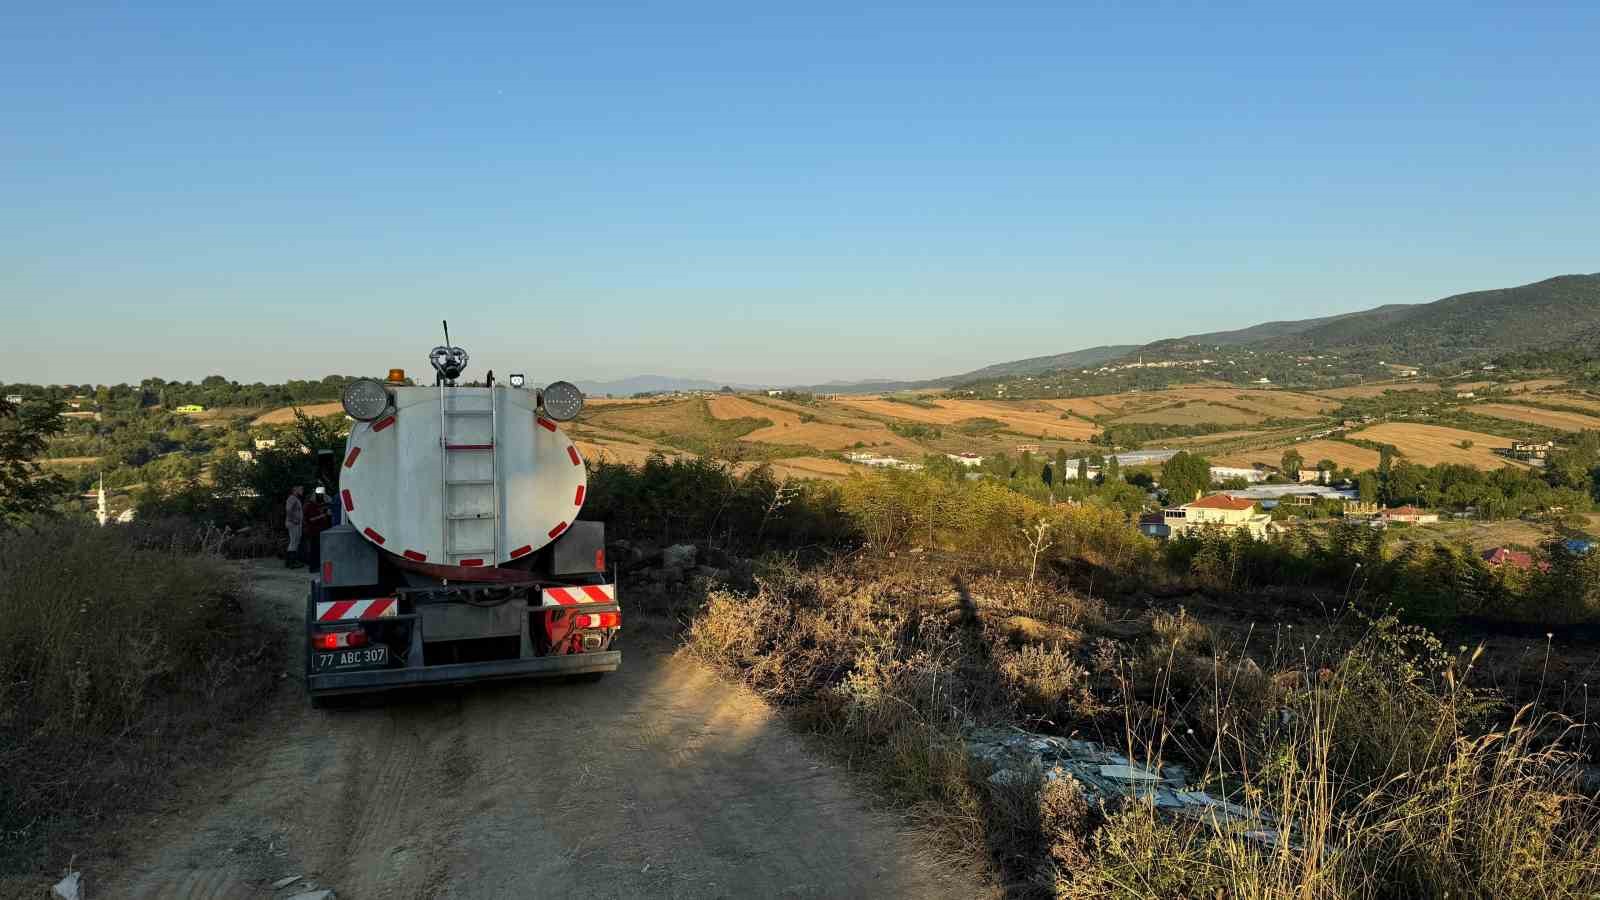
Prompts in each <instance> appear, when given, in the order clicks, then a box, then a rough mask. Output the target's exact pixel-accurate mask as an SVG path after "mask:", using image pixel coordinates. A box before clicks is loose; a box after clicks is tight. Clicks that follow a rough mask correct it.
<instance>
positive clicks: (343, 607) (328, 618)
mask: <svg viewBox="0 0 1600 900" xmlns="http://www.w3.org/2000/svg"><path fill="white" fill-rule="evenodd" d="M355 605H356V602H355V601H354V600H340V601H339V602H337V603H335V604H333V605H332V606H330V607H328V611H327V612H325V613H323V614H322V615H320V616H318V617H317V621H319V622H337V621H339V620H340V619H342V618H344V614H345V613H347V612H349V611H350V607H352V606H355Z"/></svg>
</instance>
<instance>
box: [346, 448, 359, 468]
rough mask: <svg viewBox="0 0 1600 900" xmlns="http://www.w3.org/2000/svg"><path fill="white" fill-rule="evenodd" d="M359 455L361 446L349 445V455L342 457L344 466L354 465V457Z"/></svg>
mask: <svg viewBox="0 0 1600 900" xmlns="http://www.w3.org/2000/svg"><path fill="white" fill-rule="evenodd" d="M360 455H361V448H360V447H351V448H350V455H349V456H346V457H345V458H344V467H345V468H346V469H348V468H350V467H351V466H353V465H355V464H356V457H358V456H360Z"/></svg>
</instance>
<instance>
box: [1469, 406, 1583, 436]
mask: <svg viewBox="0 0 1600 900" xmlns="http://www.w3.org/2000/svg"><path fill="white" fill-rule="evenodd" d="M1469 409H1471V410H1472V412H1474V413H1476V414H1478V415H1480V416H1493V417H1495V418H1497V419H1510V420H1511V421H1513V422H1531V423H1533V424H1534V425H1543V426H1545V427H1547V428H1559V429H1560V430H1562V431H1582V430H1584V429H1586V428H1600V418H1596V417H1594V416H1585V415H1582V414H1579V413H1574V412H1565V411H1558V410H1553V409H1537V408H1535V407H1532V406H1517V405H1515V404H1511V403H1474V404H1473V405H1472V406H1471V407H1469Z"/></svg>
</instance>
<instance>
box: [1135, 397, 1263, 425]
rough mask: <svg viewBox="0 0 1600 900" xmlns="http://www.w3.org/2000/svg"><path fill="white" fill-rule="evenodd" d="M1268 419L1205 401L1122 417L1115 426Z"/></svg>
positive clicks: (1245, 422)
mask: <svg viewBox="0 0 1600 900" xmlns="http://www.w3.org/2000/svg"><path fill="white" fill-rule="evenodd" d="M1266 418H1267V417H1266V416H1263V415H1259V414H1257V413H1251V412H1244V411H1243V410H1240V409H1237V408H1234V407H1231V406H1218V405H1216V404H1213V403H1206V402H1204V401H1196V402H1185V403H1183V405H1182V406H1177V405H1174V406H1165V407H1158V408H1156V409H1152V410H1149V411H1146V412H1138V413H1133V414H1132V415H1127V416H1122V417H1121V418H1119V419H1117V420H1116V421H1115V422H1114V423H1113V424H1122V423H1124V422H1131V423H1149V424H1153V425H1208V424H1219V425H1254V424H1256V423H1257V422H1261V421H1263V420H1265V419H1266Z"/></svg>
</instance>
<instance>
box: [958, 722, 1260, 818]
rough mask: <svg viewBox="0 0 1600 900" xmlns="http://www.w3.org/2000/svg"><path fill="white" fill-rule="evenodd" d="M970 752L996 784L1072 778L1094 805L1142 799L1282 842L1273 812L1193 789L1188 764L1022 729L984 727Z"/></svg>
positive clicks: (1165, 809) (1163, 810) (1112, 805)
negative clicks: (1143, 759)
mask: <svg viewBox="0 0 1600 900" xmlns="http://www.w3.org/2000/svg"><path fill="white" fill-rule="evenodd" d="M967 752H968V753H969V754H971V755H972V757H973V758H975V759H979V760H982V761H984V762H986V763H988V764H989V765H990V766H991V767H992V769H993V772H992V774H990V776H989V780H990V781H991V782H993V783H995V784H999V785H1006V784H1015V783H1017V782H1018V781H1020V780H1024V779H1029V778H1032V777H1033V773H1034V772H1040V773H1042V774H1043V777H1044V779H1045V780H1046V781H1054V780H1056V779H1058V778H1070V779H1072V780H1073V781H1074V782H1076V783H1077V784H1078V786H1079V787H1080V788H1081V789H1082V790H1083V793H1084V796H1085V797H1086V798H1087V799H1088V800H1089V802H1090V803H1091V804H1098V805H1100V806H1102V807H1104V808H1107V809H1115V808H1118V807H1120V806H1122V805H1123V804H1125V803H1128V802H1130V801H1139V802H1142V803H1147V804H1150V805H1151V806H1154V807H1155V808H1156V810H1157V811H1158V812H1161V813H1165V814H1168V815H1173V816H1182V817H1185V818H1189V819H1193V820H1195V821H1199V822H1205V823H1207V824H1209V825H1211V826H1212V827H1214V828H1216V829H1217V830H1218V831H1222V832H1227V833H1230V834H1239V835H1242V836H1244V837H1246V838H1248V839H1250V840H1253V841H1258V842H1260V843H1263V844H1267V845H1274V846H1275V845H1276V844H1277V843H1278V842H1279V841H1280V840H1282V834H1281V833H1280V832H1279V830H1278V828H1277V826H1276V824H1275V820H1274V818H1273V816H1272V815H1271V814H1270V813H1268V812H1266V811H1264V810H1258V811H1254V812H1253V811H1251V810H1249V809H1246V808H1245V807H1243V806H1240V805H1239V804H1237V803H1231V802H1229V801H1227V800H1224V799H1222V798H1221V797H1217V796H1214V795H1212V794H1209V793H1207V792H1205V791H1202V790H1191V789H1190V788H1191V786H1192V785H1193V779H1192V778H1191V777H1190V775H1189V772H1188V770H1187V769H1185V768H1184V767H1182V766H1161V767H1159V768H1157V767H1155V766H1150V765H1146V764H1144V763H1140V762H1137V761H1135V760H1131V759H1129V758H1128V757H1126V756H1124V755H1122V754H1121V753H1118V752H1116V751H1115V750H1112V749H1111V748H1109V747H1107V746H1105V745H1104V744H1097V743H1095V742H1094V741H1081V740H1075V739H1072V738H1059V737H1052V736H1050V735H1044V734H1035V733H1033V732H1030V731H1023V730H1022V729H1020V728H982V729H977V730H975V731H972V732H970V733H969V734H968V735H967Z"/></svg>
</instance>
